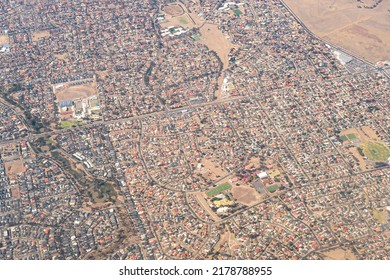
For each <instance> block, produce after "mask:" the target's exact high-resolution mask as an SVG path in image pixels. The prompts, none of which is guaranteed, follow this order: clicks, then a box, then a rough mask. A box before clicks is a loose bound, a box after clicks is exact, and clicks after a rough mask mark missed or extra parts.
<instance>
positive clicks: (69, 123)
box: [61, 121, 82, 128]
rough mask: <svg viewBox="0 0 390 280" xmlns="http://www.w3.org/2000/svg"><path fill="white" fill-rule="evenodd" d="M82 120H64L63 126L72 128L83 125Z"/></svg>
mask: <svg viewBox="0 0 390 280" xmlns="http://www.w3.org/2000/svg"><path fill="white" fill-rule="evenodd" d="M81 123H82V122H81V121H62V122H61V128H70V127H76V126H79V125H81Z"/></svg>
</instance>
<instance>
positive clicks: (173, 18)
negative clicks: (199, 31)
mask: <svg viewBox="0 0 390 280" xmlns="http://www.w3.org/2000/svg"><path fill="white" fill-rule="evenodd" d="M162 11H163V12H164V14H165V22H163V23H161V26H162V27H163V28H167V27H170V26H181V27H183V28H189V29H192V28H195V27H197V28H198V27H200V26H201V25H202V24H203V21H202V20H201V19H200V18H199V17H198V15H197V14H196V13H195V12H191V13H189V12H188V10H187V8H186V7H185V6H184V5H182V4H171V5H168V6H165V7H164V8H163V9H162Z"/></svg>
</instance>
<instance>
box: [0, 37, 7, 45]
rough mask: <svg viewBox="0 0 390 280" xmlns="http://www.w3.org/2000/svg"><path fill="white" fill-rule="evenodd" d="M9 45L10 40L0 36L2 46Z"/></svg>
mask: <svg viewBox="0 0 390 280" xmlns="http://www.w3.org/2000/svg"><path fill="white" fill-rule="evenodd" d="M3 44H9V38H8V36H7V35H0V45H3Z"/></svg>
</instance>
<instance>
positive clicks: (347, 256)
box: [323, 248, 356, 260]
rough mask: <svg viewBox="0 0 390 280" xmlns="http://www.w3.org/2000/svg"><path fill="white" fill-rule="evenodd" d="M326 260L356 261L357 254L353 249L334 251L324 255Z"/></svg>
mask: <svg viewBox="0 0 390 280" xmlns="http://www.w3.org/2000/svg"><path fill="white" fill-rule="evenodd" d="M323 254H324V255H325V260H356V256H355V254H354V253H353V252H352V250H351V249H342V248H338V249H334V250H329V251H327V252H324V253H323Z"/></svg>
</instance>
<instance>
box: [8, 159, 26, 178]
mask: <svg viewBox="0 0 390 280" xmlns="http://www.w3.org/2000/svg"><path fill="white" fill-rule="evenodd" d="M4 167H5V172H6V173H7V176H9V175H13V174H18V173H22V172H23V171H24V164H23V160H21V159H20V160H14V161H10V162H5V163H4Z"/></svg>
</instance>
